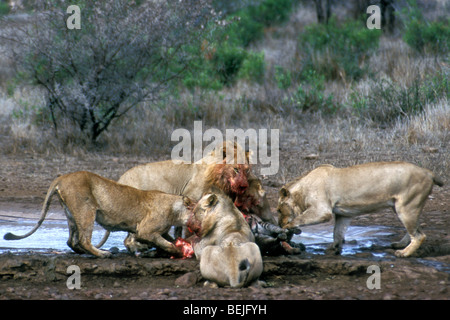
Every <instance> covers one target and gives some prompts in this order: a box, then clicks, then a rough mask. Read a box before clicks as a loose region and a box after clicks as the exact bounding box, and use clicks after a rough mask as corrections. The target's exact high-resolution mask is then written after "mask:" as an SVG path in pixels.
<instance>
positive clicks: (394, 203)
mask: <svg viewBox="0 0 450 320" xmlns="http://www.w3.org/2000/svg"><path fill="white" fill-rule="evenodd" d="M434 184H436V185H438V186H443V182H442V181H441V180H440V179H439V178H438V177H436V176H435V175H434V174H433V173H432V172H431V171H430V170H427V169H424V168H420V167H418V166H415V165H413V164H411V163H407V162H374V163H366V164H361V165H355V166H352V167H348V168H335V167H334V166H332V165H323V166H320V167H318V168H316V169H314V170H312V171H310V172H309V173H307V174H305V175H304V176H302V177H299V178H297V179H295V180H294V181H292V182H290V183H289V184H287V185H285V186H283V187H282V188H281V190H280V196H279V200H278V208H277V211H278V215H279V216H278V218H279V225H280V226H281V227H283V228H292V227H294V226H301V225H308V224H316V223H322V222H327V221H330V220H331V219H332V217H333V215H334V217H335V225H334V241H333V245H332V247H331V249H332V250H334V251H335V252H336V253H337V254H339V253H340V252H341V250H342V244H343V243H344V233H345V231H346V229H347V227H348V225H349V224H350V222H351V219H352V218H353V217H355V216H358V215H361V214H366V213H371V212H375V211H377V210H379V209H382V208H392V209H393V210H394V212H395V213H396V214H397V216H398V218H399V219H400V221H401V222H402V223H403V225H404V227H405V228H406V231H407V234H406V235H405V237H403V239H402V240H401V241H400V242H398V243H394V244H393V247H394V248H396V249H400V248H402V247H405V246H406V248H404V249H403V250H397V251H396V252H395V255H396V256H398V257H408V256H410V255H412V254H413V253H414V252H415V251H416V250H417V249H418V248H419V247H420V245H421V244H422V243H423V242H424V241H425V238H426V236H425V234H424V233H423V232H422V231H421V230H420V228H419V226H418V218H419V215H420V213H421V212H422V209H423V207H424V205H425V201H426V200H427V197H428V195H429V194H430V193H431V191H432V188H433V185H434ZM408 243H409V244H408Z"/></svg>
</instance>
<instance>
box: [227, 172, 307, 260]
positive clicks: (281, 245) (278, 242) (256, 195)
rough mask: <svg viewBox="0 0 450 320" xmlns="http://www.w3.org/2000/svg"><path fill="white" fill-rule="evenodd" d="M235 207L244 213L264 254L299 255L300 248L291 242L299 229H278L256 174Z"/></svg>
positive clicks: (236, 201) (250, 176) (235, 203)
mask: <svg viewBox="0 0 450 320" xmlns="http://www.w3.org/2000/svg"><path fill="white" fill-rule="evenodd" d="M234 205H235V206H236V207H237V208H238V209H239V210H240V211H241V212H242V214H243V215H244V218H245V220H246V221H247V223H248V224H249V226H250V229H251V230H252V232H253V235H254V236H255V243H256V244H257V245H258V246H259V248H260V250H261V252H262V253H263V254H269V255H277V254H299V253H300V252H301V250H300V249H299V248H293V247H292V246H291V245H290V244H289V241H291V239H292V237H293V235H294V234H300V233H301V230H300V229H299V228H295V229H291V230H287V229H282V228H280V227H278V226H277V225H278V223H277V221H276V219H275V217H274V215H273V214H272V211H271V209H270V204H269V200H268V199H267V197H266V192H265V191H264V189H263V186H262V183H261V180H259V179H258V178H257V177H256V176H255V175H254V174H252V173H250V174H249V176H248V188H247V190H245V192H244V193H243V194H240V195H238V196H237V197H236V200H235V201H234Z"/></svg>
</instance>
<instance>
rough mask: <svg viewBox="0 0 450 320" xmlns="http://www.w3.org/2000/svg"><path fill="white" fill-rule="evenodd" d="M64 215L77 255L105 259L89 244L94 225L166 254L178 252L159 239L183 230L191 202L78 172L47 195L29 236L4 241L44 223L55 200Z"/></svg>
mask: <svg viewBox="0 0 450 320" xmlns="http://www.w3.org/2000/svg"><path fill="white" fill-rule="evenodd" d="M55 193H56V194H57V195H58V198H59V200H60V202H61V204H62V206H63V208H64V210H65V213H66V216H67V220H68V224H69V240H68V241H67V245H68V246H69V247H70V248H72V250H74V251H75V252H77V253H86V252H89V253H91V254H93V255H95V256H97V257H102V258H103V257H107V256H109V255H111V253H110V252H108V251H104V250H99V249H97V248H96V247H94V246H93V245H92V243H91V237H92V231H93V228H94V222H95V221H96V222H97V223H98V224H100V225H101V226H102V227H104V228H105V229H106V230H109V231H128V232H131V233H132V234H134V235H135V237H136V239H138V240H139V241H140V242H145V243H152V244H154V245H156V246H158V247H160V248H162V249H164V250H166V251H168V252H169V253H172V254H175V255H180V254H181V252H180V250H179V249H178V248H177V247H176V246H175V245H174V244H173V243H171V242H169V241H167V240H166V239H164V238H163V237H162V235H163V234H165V233H167V232H168V231H169V229H170V227H171V226H172V225H180V226H182V225H185V224H186V223H187V221H188V218H189V213H190V210H189V207H191V206H192V202H191V200H190V199H189V198H187V197H184V196H178V195H171V194H167V193H163V192H160V191H142V190H138V189H135V188H133V187H129V186H124V185H121V184H118V183H117V182H115V181H112V180H109V179H106V178H103V177H100V176H98V175H96V174H94V173H91V172H86V171H79V172H74V173H69V174H66V175H63V176H60V177H58V178H56V179H55V180H54V181H53V182H52V184H51V185H50V188H49V190H48V192H47V195H46V197H45V201H44V205H43V208H42V213H41V217H40V219H39V221H38V223H37V224H36V226H35V227H34V228H33V229H32V230H31V231H30V232H28V233H27V234H25V235H22V236H17V235H14V234H12V233H7V234H5V236H4V239H5V240H19V239H23V238H26V237H28V236H30V235H31V234H33V233H34V232H35V231H36V230H37V229H38V228H39V226H40V225H41V224H42V222H43V221H44V219H45V216H46V214H47V211H48V209H49V207H50V201H51V198H52V196H53V195H54V194H55Z"/></svg>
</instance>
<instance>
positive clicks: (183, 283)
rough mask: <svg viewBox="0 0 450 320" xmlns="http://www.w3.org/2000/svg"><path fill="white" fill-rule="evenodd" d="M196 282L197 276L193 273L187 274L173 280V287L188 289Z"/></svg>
mask: <svg viewBox="0 0 450 320" xmlns="http://www.w3.org/2000/svg"><path fill="white" fill-rule="evenodd" d="M197 281H198V276H197V274H195V272H188V273H185V274H184V275H182V276H181V277H178V278H177V279H176V280H175V285H176V286H177V287H182V288H190V287H193V286H194V285H195V284H196V283H197Z"/></svg>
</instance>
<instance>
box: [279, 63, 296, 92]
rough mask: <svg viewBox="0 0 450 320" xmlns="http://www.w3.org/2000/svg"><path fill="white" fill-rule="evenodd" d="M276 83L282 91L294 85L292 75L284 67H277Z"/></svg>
mask: <svg viewBox="0 0 450 320" xmlns="http://www.w3.org/2000/svg"><path fill="white" fill-rule="evenodd" d="M275 81H276V82H277V86H278V88H280V89H287V88H289V87H290V86H291V83H292V74H291V72H290V71H289V70H285V69H284V68H283V67H280V66H275Z"/></svg>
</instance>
